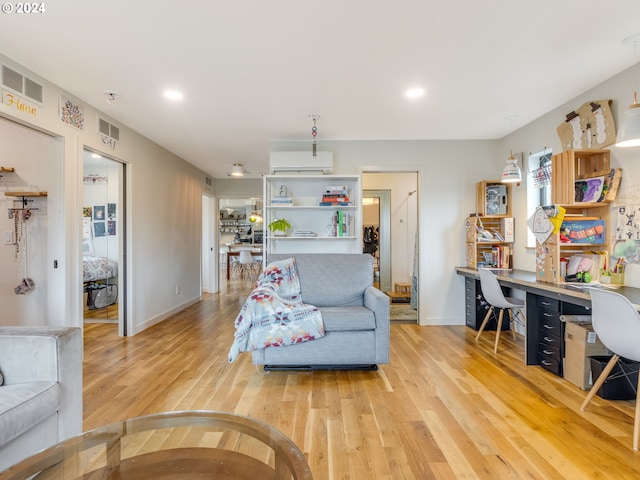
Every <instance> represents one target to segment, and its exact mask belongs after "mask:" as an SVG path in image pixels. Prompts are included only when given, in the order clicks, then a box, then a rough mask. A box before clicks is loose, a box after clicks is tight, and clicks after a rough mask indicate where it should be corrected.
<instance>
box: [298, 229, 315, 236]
mask: <svg viewBox="0 0 640 480" xmlns="http://www.w3.org/2000/svg"><path fill="white" fill-rule="evenodd" d="M293 236H294V237H317V234H316V233H315V232H312V231H311V230H294V232H293Z"/></svg>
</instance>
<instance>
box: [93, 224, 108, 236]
mask: <svg viewBox="0 0 640 480" xmlns="http://www.w3.org/2000/svg"><path fill="white" fill-rule="evenodd" d="M105 227H106V226H105V223H104V222H93V236H94V237H104V236H105V235H106V234H107V230H106V228H105Z"/></svg>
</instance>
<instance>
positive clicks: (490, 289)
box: [476, 268, 524, 353]
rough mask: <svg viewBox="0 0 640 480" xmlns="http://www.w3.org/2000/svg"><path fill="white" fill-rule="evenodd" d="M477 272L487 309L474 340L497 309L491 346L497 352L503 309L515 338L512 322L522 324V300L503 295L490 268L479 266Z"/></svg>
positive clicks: (478, 336)
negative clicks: (496, 320)
mask: <svg viewBox="0 0 640 480" xmlns="http://www.w3.org/2000/svg"><path fill="white" fill-rule="evenodd" d="M478 273H479V274H480V289H481V290H482V295H483V296H484V299H485V300H486V301H487V303H488V304H489V310H488V311H487V314H486V315H485V317H484V320H483V321H482V325H480V329H479V330H478V334H477V335H476V342H477V341H478V339H479V338H480V334H481V333H482V331H483V330H484V328H485V327H486V326H487V323H488V322H489V319H490V318H491V316H492V315H493V314H494V312H495V309H499V310H500V312H499V313H498V325H497V327H496V341H495V345H494V347H493V353H498V342H499V341H500V331H501V330H502V317H503V315H504V311H505V310H506V311H507V312H508V315H509V322H510V324H511V333H512V335H513V339H514V340H515V339H516V331H515V325H514V322H515V321H518V323H520V324H522V325H524V316H523V315H522V308H523V307H524V302H523V301H522V300H519V299H514V298H511V297H505V295H504V293H503V292H502V287H501V286H500V283H499V282H498V279H497V278H496V276H495V275H494V273H493V272H492V271H491V270H488V269H486V268H479V269H478Z"/></svg>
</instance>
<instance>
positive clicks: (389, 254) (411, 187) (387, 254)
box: [362, 171, 419, 323]
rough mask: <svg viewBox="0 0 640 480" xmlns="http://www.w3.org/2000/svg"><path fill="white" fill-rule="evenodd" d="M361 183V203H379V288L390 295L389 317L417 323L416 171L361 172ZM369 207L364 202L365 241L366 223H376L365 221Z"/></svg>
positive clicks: (365, 233)
mask: <svg viewBox="0 0 640 480" xmlns="http://www.w3.org/2000/svg"><path fill="white" fill-rule="evenodd" d="M362 184H363V199H364V200H363V204H364V203H372V204H374V205H375V204H376V202H377V203H378V204H379V212H380V213H379V228H378V230H377V237H378V242H379V253H378V258H377V263H378V266H379V272H380V273H379V284H380V287H379V288H380V290H382V291H383V292H385V293H387V294H388V295H389V296H390V297H391V319H392V321H396V322H409V323H417V322H418V318H419V317H418V308H419V305H418V259H417V248H418V242H417V238H418V237H417V232H418V201H417V200H418V195H417V193H418V192H417V190H418V172H417V171H413V172H384V173H377V172H363V175H362ZM368 208H369V207H368V206H366V205H364V206H363V225H364V227H365V231H364V232H363V239H364V240H365V241H366V235H367V231H366V227H367V226H369V225H368V223H375V219H374V220H370V221H368V217H367V209H368ZM374 210H375V209H374ZM363 245H365V246H366V243H365V242H363Z"/></svg>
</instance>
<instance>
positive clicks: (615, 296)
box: [580, 288, 640, 450]
mask: <svg viewBox="0 0 640 480" xmlns="http://www.w3.org/2000/svg"><path fill="white" fill-rule="evenodd" d="M589 292H590V294H591V321H592V322H593V330H594V332H596V335H598V337H599V338H600V341H601V342H602V343H603V344H604V346H605V347H607V348H608V349H609V350H611V351H612V352H613V354H614V355H613V357H611V360H609V363H607V365H606V366H605V367H604V369H603V370H602V373H600V376H598V379H597V380H596V381H595V383H594V384H593V387H591V390H590V391H589V393H588V394H587V397H586V398H585V399H584V402H582V405H581V406H580V410H584V409H585V408H586V407H587V405H589V402H591V399H592V398H593V396H594V395H595V394H596V393H597V392H598V390H600V387H602V385H603V384H604V382H605V380H606V379H607V378H608V377H609V374H610V373H611V371H612V370H613V368H614V367H615V366H616V363H618V361H619V360H620V358H621V357H622V358H626V359H629V360H633V361H636V362H640V348H638V345H640V313H638V311H637V310H636V308H635V307H634V306H633V304H632V303H631V302H630V301H629V299H628V298H627V297H625V296H623V295H620V294H619V293H616V292H612V291H611V290H605V289H604V288H590V289H589ZM634 387H640V376H639V380H638V385H634ZM639 438H640V396H638V390H637V388H636V407H635V420H634V422H633V449H634V450H638V439H639Z"/></svg>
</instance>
